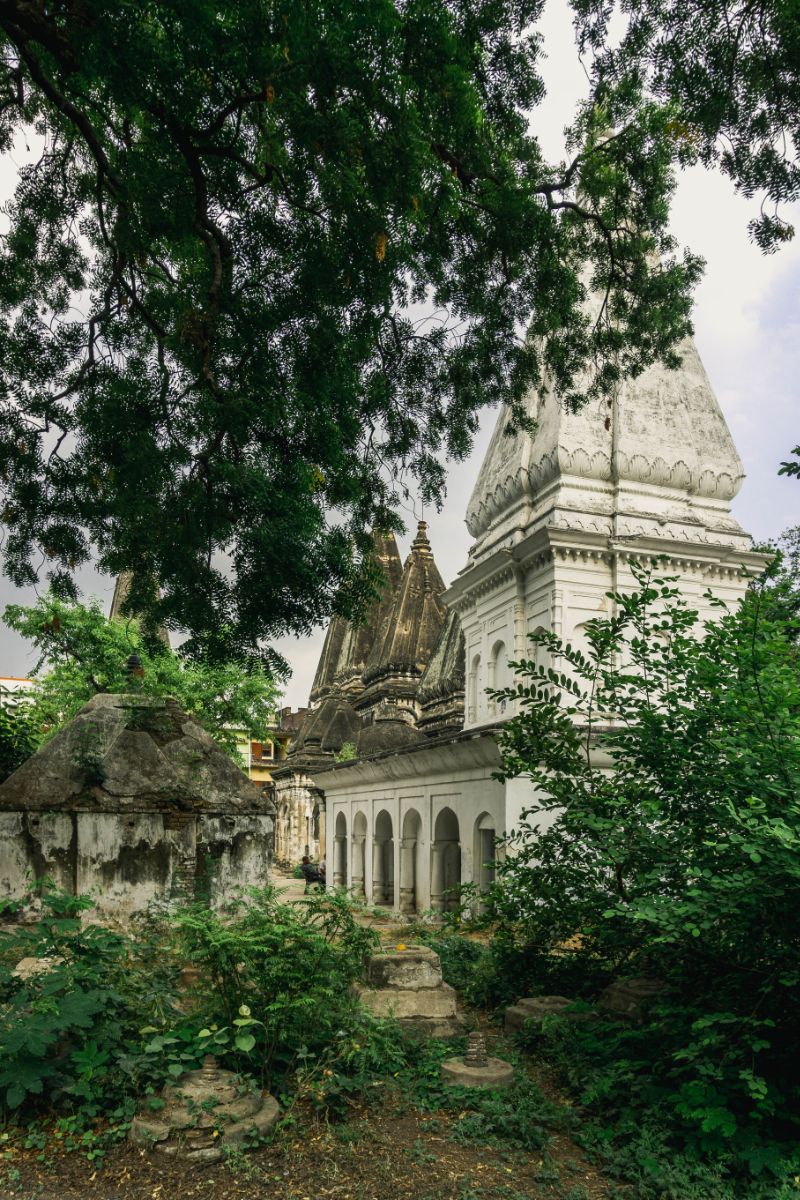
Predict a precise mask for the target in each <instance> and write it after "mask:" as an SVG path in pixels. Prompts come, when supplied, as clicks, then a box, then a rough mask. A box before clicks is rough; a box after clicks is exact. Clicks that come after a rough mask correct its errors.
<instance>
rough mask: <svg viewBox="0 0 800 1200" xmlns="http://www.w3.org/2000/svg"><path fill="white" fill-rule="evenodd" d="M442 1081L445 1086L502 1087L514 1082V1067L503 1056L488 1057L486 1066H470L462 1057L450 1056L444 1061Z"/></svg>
mask: <svg viewBox="0 0 800 1200" xmlns="http://www.w3.org/2000/svg"><path fill="white" fill-rule="evenodd" d="M441 1070H442V1083H443V1084H444V1085H445V1087H471V1088H494V1089H495V1090H497V1091H499V1090H501V1089H502V1088H508V1087H511V1084H512V1083H513V1082H514V1068H513V1067H512V1066H511V1063H507V1062H505V1061H504V1059H502V1058H488V1059H487V1060H486V1066H485V1067H472V1066H468V1065H467V1063H465V1062H464V1060H463V1059H461V1058H448V1059H446V1060H445V1061H444V1062H443V1063H442V1068H441Z"/></svg>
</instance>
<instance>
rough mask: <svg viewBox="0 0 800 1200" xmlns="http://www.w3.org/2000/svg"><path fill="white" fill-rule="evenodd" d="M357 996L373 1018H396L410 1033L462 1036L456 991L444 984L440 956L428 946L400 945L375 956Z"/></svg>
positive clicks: (442, 1036)
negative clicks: (364, 983)
mask: <svg viewBox="0 0 800 1200" xmlns="http://www.w3.org/2000/svg"><path fill="white" fill-rule="evenodd" d="M356 993H357V995H358V998H359V999H360V1001H361V1003H362V1004H363V1005H364V1007H365V1008H366V1009H368V1011H369V1012H371V1013H372V1015H373V1016H375V1017H394V1018H396V1020H398V1021H399V1022H400V1024H401V1025H402V1026H403V1028H404V1029H405V1030H406V1031H407V1032H409V1033H415V1034H418V1035H420V1036H422V1037H435V1038H451V1037H458V1036H459V1034H461V1033H462V1032H463V1021H462V1019H461V1017H460V1016H459V1015H458V1012H457V1009H456V993H455V990H454V989H453V988H451V987H450V985H449V984H447V983H444V981H443V980H442V967H441V963H440V961H439V955H438V954H437V953H436V952H435V951H434V950H430V949H428V947H427V946H406V945H404V944H403V943H402V942H399V943H397V945H396V946H395V947H393V948H387V949H385V950H383V951H382V952H381V953H379V954H373V956H372V958H371V959H370V961H369V966H368V968H367V984H366V986H363V985H358V984H357V985H356Z"/></svg>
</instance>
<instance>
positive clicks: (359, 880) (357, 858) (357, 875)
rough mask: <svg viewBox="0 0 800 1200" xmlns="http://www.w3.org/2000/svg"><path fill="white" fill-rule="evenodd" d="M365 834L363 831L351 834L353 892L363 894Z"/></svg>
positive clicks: (357, 894)
mask: <svg viewBox="0 0 800 1200" xmlns="http://www.w3.org/2000/svg"><path fill="white" fill-rule="evenodd" d="M366 840H367V836H366V834H364V833H360V834H354V835H353V892H354V893H355V895H356V896H357V897H358V896H363V895H365V892H364V866H365V863H364V845H365V842H366Z"/></svg>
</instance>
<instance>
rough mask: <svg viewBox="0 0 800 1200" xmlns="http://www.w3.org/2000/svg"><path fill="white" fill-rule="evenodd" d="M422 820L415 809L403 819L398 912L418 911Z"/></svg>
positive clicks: (409, 811)
mask: <svg viewBox="0 0 800 1200" xmlns="http://www.w3.org/2000/svg"><path fill="white" fill-rule="evenodd" d="M421 843H422V818H421V816H420V815H419V813H418V812H417V810H416V809H415V808H410V809H409V810H408V812H407V813H406V814H405V815H404V817H403V825H402V833H401V838H400V911H401V912H405V913H414V912H417V911H418V909H419V895H418V884H419V880H420V854H421V849H422V844H421Z"/></svg>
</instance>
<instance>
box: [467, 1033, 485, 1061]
mask: <svg viewBox="0 0 800 1200" xmlns="http://www.w3.org/2000/svg"><path fill="white" fill-rule="evenodd" d="M488 1061H489V1059H488V1056H487V1054H486V1039H485V1038H484V1036H483V1034H482V1033H480V1032H478V1031H477V1030H475V1031H474V1032H473V1033H471V1034H470V1035H469V1037H468V1038H467V1052H466V1054H465V1055H464V1065H465V1066H467V1067H485V1066H486V1064H487V1062H488Z"/></svg>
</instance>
